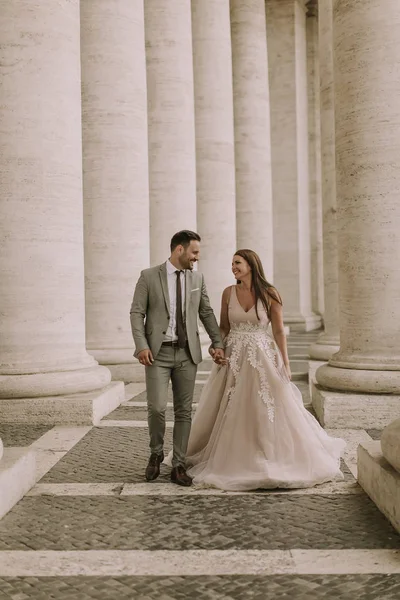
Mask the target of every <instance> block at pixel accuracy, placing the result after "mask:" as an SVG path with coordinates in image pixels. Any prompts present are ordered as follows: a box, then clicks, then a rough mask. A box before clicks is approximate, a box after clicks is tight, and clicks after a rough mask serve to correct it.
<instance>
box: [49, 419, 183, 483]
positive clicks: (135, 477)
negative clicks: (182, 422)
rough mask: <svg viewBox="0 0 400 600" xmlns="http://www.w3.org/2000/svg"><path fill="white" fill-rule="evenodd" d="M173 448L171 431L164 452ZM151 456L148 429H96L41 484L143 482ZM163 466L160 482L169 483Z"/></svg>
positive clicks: (169, 430) (168, 432)
mask: <svg viewBox="0 0 400 600" xmlns="http://www.w3.org/2000/svg"><path fill="white" fill-rule="evenodd" d="M170 448H172V429H167V430H166V432H165V450H166V452H168V451H169V450H170ZM149 456H150V449H149V435H148V431H147V428H141V427H139V428H137V427H105V428H102V427H94V428H93V429H91V430H90V431H89V433H87V434H86V435H85V437H84V438H82V440H81V441H80V442H78V443H77V444H76V445H75V446H74V448H72V450H70V451H69V452H68V454H66V455H65V456H64V457H63V458H62V459H61V460H60V461H59V462H58V463H57V464H56V465H55V466H54V467H53V468H52V469H51V470H50V471H49V472H48V473H47V474H46V475H45V476H44V477H43V479H42V480H41V482H42V483H95V482H98V483H110V482H124V483H137V482H143V481H144V472H145V469H146V465H147V461H148V459H149ZM169 473H170V469H169V468H168V467H166V466H165V465H161V475H160V478H159V479H158V481H169Z"/></svg>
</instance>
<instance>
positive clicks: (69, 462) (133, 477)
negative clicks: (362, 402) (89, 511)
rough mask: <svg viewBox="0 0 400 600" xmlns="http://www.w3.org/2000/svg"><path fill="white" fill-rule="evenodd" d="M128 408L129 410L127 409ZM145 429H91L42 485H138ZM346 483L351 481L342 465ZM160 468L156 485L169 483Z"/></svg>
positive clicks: (168, 441)
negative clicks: (115, 483) (121, 483)
mask: <svg viewBox="0 0 400 600" xmlns="http://www.w3.org/2000/svg"><path fill="white" fill-rule="evenodd" d="M128 408H129V407H128ZM171 448H172V429H171V428H167V429H166V433H165V451H166V452H169V450H170V449H171ZM149 453H150V450H149V436H148V432H147V428H146V427H94V428H93V429H91V430H90V431H89V433H87V434H86V435H85V437H84V438H82V440H81V441H80V442H78V443H77V444H76V446H74V448H72V450H70V451H69V452H68V454H66V455H65V456H64V457H63V458H62V459H61V460H60V461H59V462H58V463H57V464H56V465H55V466H54V467H53V468H52V469H51V470H50V471H49V472H48V473H47V474H46V475H45V476H44V477H43V479H42V480H41V482H42V483H113V482H123V483H139V482H143V481H144V471H145V469H146V465H147V461H148V459H149ZM341 469H342V471H343V473H344V476H345V481H351V480H353V481H354V477H353V475H352V474H351V472H350V470H349V469H348V468H347V466H346V465H345V463H344V462H343V461H342V465H341ZM169 480H170V469H169V468H168V467H166V466H165V465H161V475H160V477H159V479H158V480H157V481H158V482H169Z"/></svg>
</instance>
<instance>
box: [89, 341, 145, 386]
mask: <svg viewBox="0 0 400 600" xmlns="http://www.w3.org/2000/svg"><path fill="white" fill-rule="evenodd" d="M88 352H89V354H91V355H92V356H93V357H94V358H95V359H96V360H97V362H98V363H99V364H100V365H102V366H103V367H107V369H108V370H109V371H110V373H111V379H112V380H113V381H123V382H124V383H143V382H144V380H145V375H144V367H143V366H142V365H141V364H140V362H139V361H138V360H137V358H135V357H134V356H133V352H134V350H133V348H132V347H130V348H100V349H99V348H97V349H95V348H88Z"/></svg>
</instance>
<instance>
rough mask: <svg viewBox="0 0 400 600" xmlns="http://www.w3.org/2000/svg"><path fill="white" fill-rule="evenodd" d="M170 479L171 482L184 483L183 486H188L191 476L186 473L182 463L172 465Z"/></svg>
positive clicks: (190, 482)
mask: <svg viewBox="0 0 400 600" xmlns="http://www.w3.org/2000/svg"><path fill="white" fill-rule="evenodd" d="M171 481H172V483H176V484H177V485H184V486H185V487H189V486H190V485H192V481H193V480H192V478H191V477H189V475H188V474H187V473H186V470H185V469H184V467H182V465H178V466H177V467H174V468H173V469H172V471H171Z"/></svg>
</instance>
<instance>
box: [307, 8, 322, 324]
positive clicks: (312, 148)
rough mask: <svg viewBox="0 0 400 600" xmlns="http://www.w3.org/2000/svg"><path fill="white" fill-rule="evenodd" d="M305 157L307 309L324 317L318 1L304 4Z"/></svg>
mask: <svg viewBox="0 0 400 600" xmlns="http://www.w3.org/2000/svg"><path fill="white" fill-rule="evenodd" d="M306 27H307V31H306V34H307V82H308V156H309V162H308V167H309V169H308V170H309V180H310V244H311V307H312V310H313V311H314V312H315V313H316V314H319V315H323V314H324V273H323V253H322V190H321V119H320V77H319V52H318V37H319V36H318V0H309V2H307V20H306Z"/></svg>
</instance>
